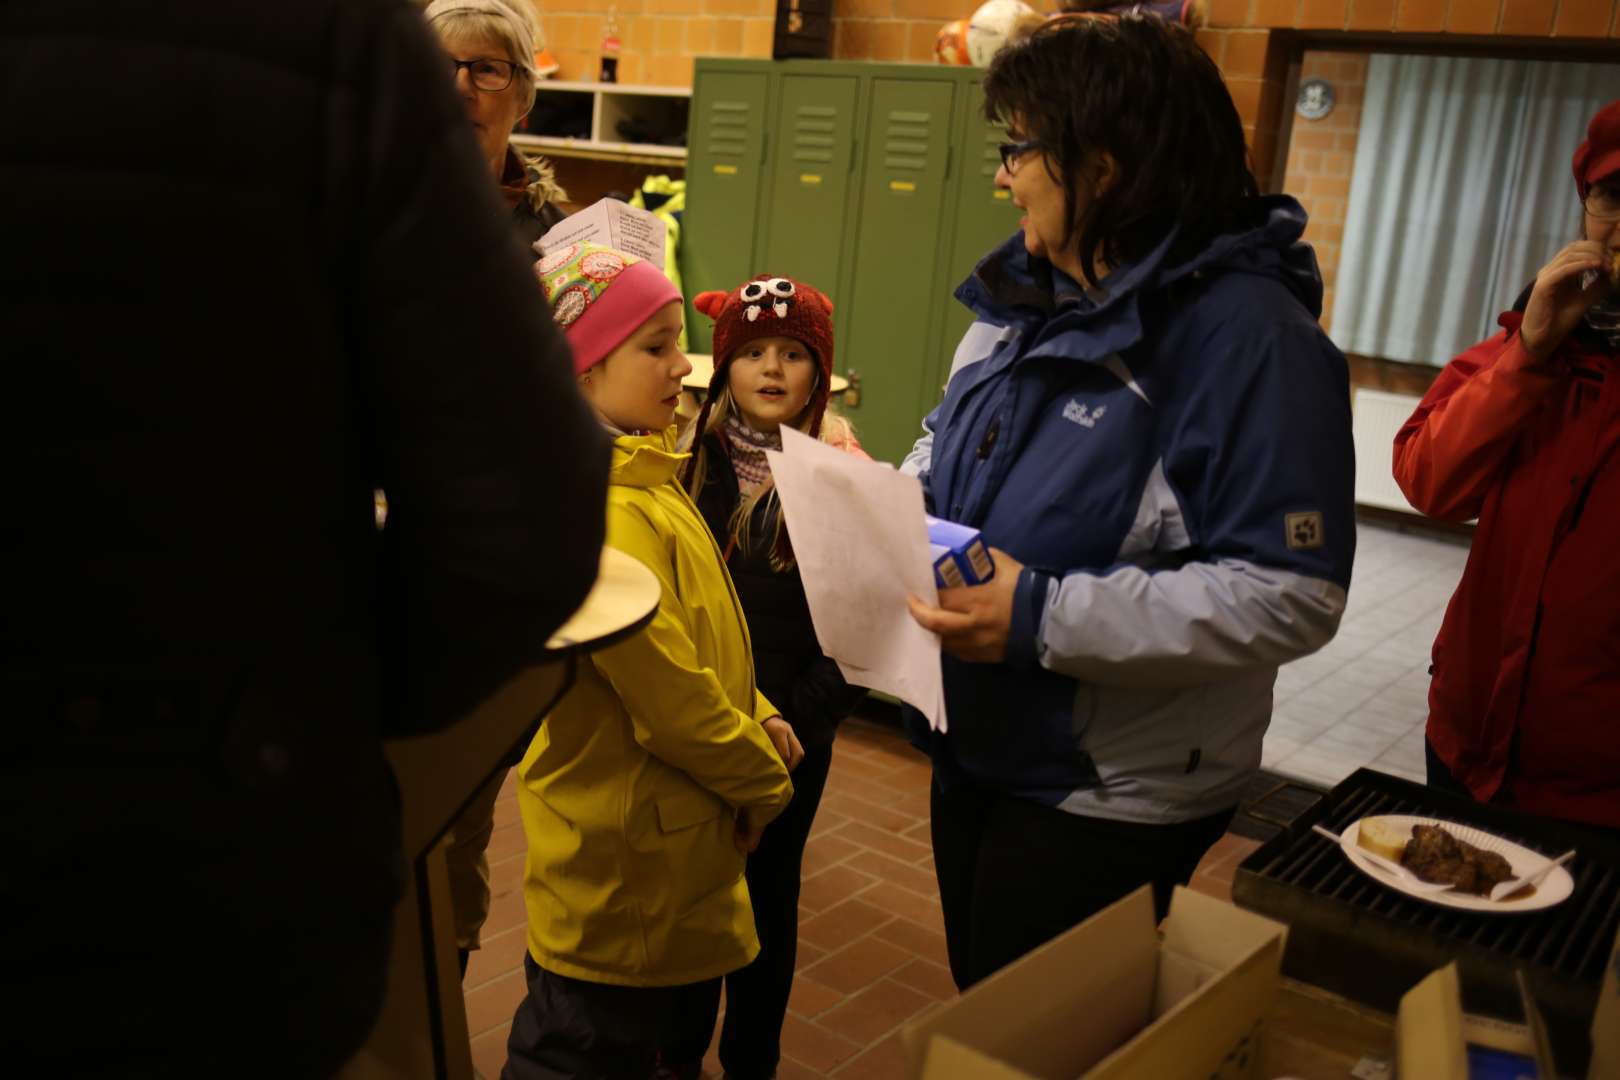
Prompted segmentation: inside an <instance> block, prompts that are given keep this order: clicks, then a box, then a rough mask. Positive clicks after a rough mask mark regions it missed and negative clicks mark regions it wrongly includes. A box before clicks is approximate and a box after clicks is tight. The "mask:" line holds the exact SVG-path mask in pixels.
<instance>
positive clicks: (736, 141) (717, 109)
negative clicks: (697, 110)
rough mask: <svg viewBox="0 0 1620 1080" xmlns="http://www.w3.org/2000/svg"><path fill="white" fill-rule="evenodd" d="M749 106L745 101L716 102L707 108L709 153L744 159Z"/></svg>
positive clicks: (746, 149)
mask: <svg viewBox="0 0 1620 1080" xmlns="http://www.w3.org/2000/svg"><path fill="white" fill-rule="evenodd" d="M751 111H752V108H751V106H750V105H749V104H748V102H746V101H716V102H715V103H714V104H713V105H710V106H709V153H711V154H715V155H717V156H722V157H735V158H740V157H745V156H746V155H747V153H748V126H749V113H750V112H751Z"/></svg>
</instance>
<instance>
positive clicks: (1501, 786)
mask: <svg viewBox="0 0 1620 1080" xmlns="http://www.w3.org/2000/svg"><path fill="white" fill-rule="evenodd" d="M1520 319H1521V316H1520V315H1519V314H1518V313H1517V312H1509V313H1508V314H1506V315H1503V316H1502V317H1501V319H1500V320H1499V322H1500V325H1502V326H1503V327H1505V328H1506V329H1505V331H1504V332H1503V333H1501V334H1498V335H1496V336H1495V337H1493V338H1490V339H1489V340H1487V341H1483V342H1481V343H1480V344H1478V345H1475V346H1474V347H1473V348H1471V349H1469V350H1468V351H1467V352H1465V353H1463V354H1462V355H1461V356H1459V357H1457V358H1456V359H1455V360H1453V361H1452V362H1451V363H1450V364H1448V365H1446V369H1445V371H1443V372H1442V373H1441V375H1440V378H1439V379H1438V380H1437V381H1436V382H1435V384H1434V386H1433V387H1432V388H1431V389H1430V390H1429V392H1428V394H1427V395H1425V396H1424V398H1423V402H1422V404H1420V405H1419V406H1418V408H1417V411H1416V412H1414V413H1413V414H1412V417H1411V419H1409V420H1408V421H1407V422H1406V424H1405V426H1404V427H1402V428H1401V430H1400V432H1399V434H1397V435H1396V436H1395V479H1396V482H1398V483H1399V484H1400V486H1401V490H1402V491H1404V492H1405V493H1406V497H1407V498H1408V499H1409V500H1411V503H1412V505H1413V506H1415V507H1417V508H1418V509H1419V510H1421V511H1423V512H1424V513H1425V514H1428V515H1429V516H1431V517H1435V518H1439V519H1441V520H1444V521H1467V520H1468V519H1470V518H1473V517H1478V518H1479V526H1478V529H1477V531H1476V532H1475V535H1474V544H1473V550H1472V551H1471V552H1470V553H1469V556H1468V566H1467V568H1466V569H1465V570H1464V571H1463V577H1462V582H1461V583H1460V584H1459V585H1458V586H1457V592H1456V594H1455V595H1454V596H1453V597H1452V598H1451V604H1450V606H1449V607H1448V608H1447V609H1446V618H1445V623H1444V624H1443V625H1442V626H1441V628H1440V636H1439V637H1438V638H1437V639H1436V640H1435V643H1434V668H1433V672H1434V678H1433V680H1432V682H1431V683H1430V687H1429V725H1428V737H1429V741H1430V742H1431V743H1432V744H1433V746H1434V748H1435V750H1436V751H1437V752H1438V753H1439V755H1440V757H1441V758H1442V759H1443V760H1444V761H1445V763H1446V765H1447V766H1448V767H1450V769H1451V771H1452V773H1453V775H1454V776H1456V778H1457V779H1458V780H1459V781H1461V782H1462V783H1464V784H1466V785H1467V786H1468V789H1469V790H1470V791H1471V792H1473V794H1474V796H1475V797H1476V798H1478V799H1481V800H1485V799H1491V798H1501V799H1503V800H1504V801H1507V802H1510V803H1512V804H1513V805H1515V806H1517V807H1519V808H1520V809H1523V810H1527V811H1529V812H1531V813H1536V814H1546V815H1549V816H1553V817H1561V818H1569V819H1573V820H1577V821H1585V822H1591V823H1594V824H1598V825H1605V826H1609V827H1611V828H1613V827H1620V455H1617V454H1616V447H1617V445H1620V356H1617V355H1616V354H1615V353H1614V351H1613V350H1612V349H1610V350H1607V351H1604V350H1602V349H1601V348H1600V347H1598V346H1595V345H1593V344H1592V343H1591V342H1590V339H1583V340H1582V341H1581V342H1577V341H1576V340H1575V339H1574V338H1571V339H1570V340H1569V341H1567V342H1566V343H1565V344H1564V346H1563V347H1562V348H1561V349H1560V350H1559V352H1558V353H1557V355H1556V356H1555V357H1554V358H1553V360H1552V361H1551V362H1550V363H1549V364H1547V365H1546V366H1545V367H1544V368H1542V369H1540V370H1537V369H1533V368H1531V367H1530V366H1529V365H1530V360H1529V356H1528V354H1526V353H1525V351H1524V348H1523V347H1522V346H1521V345H1520V344H1519V337H1518V327H1519V322H1520Z"/></svg>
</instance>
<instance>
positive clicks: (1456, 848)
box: [1401, 825, 1513, 896]
mask: <svg viewBox="0 0 1620 1080" xmlns="http://www.w3.org/2000/svg"><path fill="white" fill-rule="evenodd" d="M1401 865H1403V866H1405V867H1406V868H1407V869H1408V870H1410V871H1412V873H1414V874H1416V875H1417V876H1418V877H1420V878H1422V879H1423V880H1424V881H1434V882H1442V881H1444V882H1450V883H1451V885H1452V886H1453V887H1454V888H1456V890H1457V891H1458V892H1465V893H1473V894H1475V895H1476V896H1488V895H1490V891H1491V888H1492V887H1493V886H1495V885H1497V884H1498V883H1500V882H1503V881H1506V880H1508V879H1509V878H1511V877H1512V876H1513V867H1512V866H1510V865H1508V861H1507V860H1506V859H1504V858H1502V856H1500V855H1498V854H1497V853H1496V852H1494V851H1482V850H1480V849H1479V848H1477V847H1475V846H1474V845H1472V844H1468V843H1464V842H1463V841H1461V840H1458V839H1457V838H1456V837H1455V836H1452V835H1451V834H1450V833H1448V832H1446V830H1444V829H1442V828H1441V827H1440V826H1438V825H1414V826H1412V839H1410V840H1408V841H1407V842H1406V850H1405V851H1403V852H1401Z"/></svg>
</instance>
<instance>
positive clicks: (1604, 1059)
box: [1586, 934, 1620, 1080]
mask: <svg viewBox="0 0 1620 1080" xmlns="http://www.w3.org/2000/svg"><path fill="white" fill-rule="evenodd" d="M1586 1080H1620V934H1616V935H1615V939H1614V948H1613V949H1612V950H1611V951H1610V952H1609V966H1608V968H1607V969H1606V970H1605V971H1604V973H1603V989H1602V990H1600V991H1598V1004H1597V1011H1596V1012H1594V1013H1593V1014H1592V1063H1591V1065H1590V1066H1589V1067H1588V1068H1587V1072H1586Z"/></svg>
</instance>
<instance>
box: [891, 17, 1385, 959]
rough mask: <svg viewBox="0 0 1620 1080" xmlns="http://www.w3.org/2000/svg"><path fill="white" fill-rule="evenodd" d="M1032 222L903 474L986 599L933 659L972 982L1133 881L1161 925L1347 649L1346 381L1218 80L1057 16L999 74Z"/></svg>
mask: <svg viewBox="0 0 1620 1080" xmlns="http://www.w3.org/2000/svg"><path fill="white" fill-rule="evenodd" d="M984 89H985V96H986V103H987V110H988V112H989V113H990V114H991V115H992V116H993V117H996V118H999V119H1001V120H1004V121H1006V122H1007V124H1008V132H1009V136H1010V141H1009V143H1008V144H1007V146H1005V147H1004V148H1003V149H1002V166H1001V168H1000V170H999V171H998V172H997V174H996V184H997V186H999V187H1002V188H1004V189H1006V190H1007V191H1008V192H1009V193H1010V194H1011V199H1012V202H1013V204H1014V205H1015V206H1018V207H1020V208H1022V209H1023V211H1024V213H1025V215H1026V216H1025V218H1024V220H1023V222H1022V228H1021V229H1020V231H1019V233H1018V234H1016V235H1015V236H1013V237H1011V238H1010V239H1009V240H1008V241H1007V242H1006V243H1005V244H1004V245H1003V246H1002V247H1001V248H1000V249H998V250H996V251H994V252H991V253H990V254H989V255H988V256H987V257H986V258H985V259H984V260H983V261H982V262H981V263H980V264H979V266H978V267H977V269H975V270H974V272H973V275H972V276H971V277H970V278H969V279H968V280H967V281H966V282H964V283H963V284H962V286H961V287H960V288H959V289H958V290H957V292H956V296H957V298H958V299H959V300H960V301H962V303H964V304H966V305H967V306H968V307H969V308H970V309H972V311H973V312H974V314H975V315H976V316H977V322H976V323H975V324H974V325H973V326H972V327H971V328H970V329H969V330H968V332H967V335H966V337H964V339H963V340H962V343H961V345H960V346H959V347H958V349H957V353H956V360H955V362H954V364H953V373H952V376H951V379H950V383H949V385H948V387H947V389H946V392H945V400H944V402H943V403H942V404H941V405H940V406H939V408H938V409H937V410H935V412H934V413H933V415H932V416H930V417H929V419H928V421H927V427H928V428H929V430H930V431H931V432H932V436H931V439H928V438H925V439H924V441H923V442H922V443H919V445H918V447H917V449H916V450H915V451H914V453H913V454H912V455H911V457H910V458H909V459H908V461H907V468H908V469H910V470H911V471H914V472H918V473H919V474H920V476H921V478H922V481H923V490H924V492H925V494H926V496H927V500H928V503H929V507H930V509H931V511H932V512H933V513H934V514H936V515H939V516H941V517H945V518H949V519H951V520H954V521H959V522H963V523H965V524H968V525H972V526H974V527H976V528H978V529H979V530H980V531H981V532H982V534H983V535H984V538H985V540H986V541H987V542H988V543H990V544H991V545H993V547H994V549H995V550H994V559H995V563H996V568H995V577H994V578H993V579H992V580H991V581H990V582H989V583H988V584H985V585H978V586H971V587H967V588H956V589H945V590H943V591H942V592H941V593H940V604H939V606H938V607H929V606H926V605H923V604H920V603H917V604H915V605H914V608H913V614H914V616H915V617H916V618H917V620H918V621H919V622H920V623H922V624H923V625H924V626H926V627H927V628H929V629H931V630H934V631H935V632H937V633H938V634H939V635H940V637H941V644H942V647H943V650H944V653H945V657H944V675H945V697H946V704H947V707H948V710H949V714H950V728H949V731H948V732H944V733H934V734H932V736H931V737H930V749H931V752H932V756H933V759H934V777H935V783H934V786H933V806H932V827H933V841H934V869H935V872H936V875H937V877H938V879H939V892H940V899H941V901H942V903H943V906H944V909H945V910H944V913H945V936H946V945H947V950H948V953H949V956H950V963H951V973H952V975H953V976H954V977H955V979H956V982H957V985H958V986H961V987H966V986H968V985H970V984H972V983H974V982H976V981H978V980H979V979H982V978H983V977H985V976H986V975H988V974H990V973H991V972H993V971H995V970H996V969H997V968H999V967H1001V966H1002V965H1004V964H1006V963H1008V962H1009V961H1011V960H1013V959H1015V958H1016V957H1018V956H1019V955H1020V954H1022V953H1024V952H1027V951H1028V950H1030V949H1032V948H1034V947H1035V946H1037V945H1039V944H1041V943H1042V942H1043V941H1046V940H1047V939H1049V938H1051V937H1054V936H1056V935H1057V934H1059V933H1061V932H1062V931H1063V930H1065V929H1067V928H1068V927H1070V926H1073V925H1074V924H1075V923H1078V922H1079V921H1081V920H1082V919H1084V918H1086V916H1088V915H1090V914H1091V913H1093V912H1095V911H1097V910H1098V909H1099V908H1101V907H1103V906H1105V905H1107V904H1109V903H1111V902H1112V901H1114V900H1117V899H1119V898H1120V897H1122V896H1124V895H1126V894H1127V893H1130V892H1132V891H1134V890H1135V889H1137V888H1139V887H1141V886H1143V885H1151V886H1152V887H1153V891H1154V896H1155V900H1156V901H1157V904H1158V907H1159V911H1160V913H1161V914H1163V912H1164V910H1165V908H1166V907H1167V905H1168V902H1169V897H1170V891H1171V887H1172V886H1173V885H1174V884H1176V883H1177V882H1184V881H1186V880H1187V879H1188V877H1189V875H1191V873H1192V871H1193V869H1194V868H1195V867H1196V866H1197V864H1198V860H1199V859H1200V858H1201V857H1202V856H1203V854H1204V852H1205V851H1206V850H1207V849H1208V848H1209V847H1210V845H1211V844H1213V843H1214V842H1215V840H1216V839H1218V838H1219V837H1220V836H1221V834H1222V833H1224V832H1225V831H1226V827H1227V824H1228V822H1230V821H1231V819H1232V815H1233V811H1234V809H1235V808H1236V806H1237V803H1238V800H1239V798H1240V796H1241V794H1242V792H1243V790H1244V787H1245V785H1246V784H1247V783H1248V782H1249V780H1251V779H1252V778H1253V777H1254V776H1255V775H1256V773H1257V771H1258V770H1259V767H1260V744H1261V739H1262V737H1263V736H1264V734H1265V731H1266V726H1267V724H1268V723H1269V722H1270V719H1271V691H1272V686H1273V684H1274V683H1275V681H1276V677H1277V665H1279V664H1282V663H1286V662H1287V661H1289V660H1294V659H1297V658H1298V657H1300V656H1303V655H1305V654H1306V653H1309V652H1311V651H1312V650H1315V649H1318V648H1320V647H1321V646H1322V645H1324V644H1326V643H1327V641H1328V640H1329V639H1331V638H1332V637H1333V634H1334V633H1335V631H1336V630H1337V628H1338V623H1339V616H1340V614H1341V612H1342V611H1343V609H1344V602H1345V589H1346V587H1347V586H1348V585H1349V580H1350V560H1351V557H1352V554H1353V552H1354V549H1355V527H1356V526H1355V508H1354V496H1353V491H1352V488H1353V471H1354V469H1353V463H1352V449H1351V439H1350V403H1349V374H1348V371H1347V368H1346V365H1345V360H1344V357H1343V356H1341V355H1340V354H1339V351H1338V350H1337V349H1335V348H1334V347H1333V345H1332V344H1331V343H1330V342H1329V341H1328V340H1327V338H1326V337H1324V336H1323V334H1322V331H1321V328H1320V327H1319V326H1318V325H1317V321H1316V320H1317V316H1318V314H1319V313H1320V311H1321V303H1322V282H1321V278H1320V277H1319V276H1318V275H1317V272H1316V258H1315V256H1314V255H1313V254H1312V252H1311V249H1310V248H1309V247H1307V246H1306V245H1305V244H1303V243H1301V241H1300V236H1301V234H1302V232H1303V230H1304V227H1305V214H1304V211H1303V210H1302V209H1301V208H1300V206H1299V204H1298V203H1297V202H1295V201H1294V200H1293V199H1290V198H1286V197H1282V196H1273V197H1261V196H1260V195H1259V194H1258V190H1257V187H1256V184H1255V180H1254V177H1253V175H1252V174H1251V173H1250V171H1249V167H1248V164H1247V152H1246V150H1245V147H1244V143H1243V126H1242V122H1241V121H1240V120H1239V118H1238V112H1237V109H1236V107H1235V106H1234V105H1233V103H1232V99H1231V97H1230V96H1229V95H1228V93H1227V90H1226V87H1225V85H1224V84H1223V83H1222V81H1221V76H1220V72H1219V71H1218V70H1217V69H1216V67H1215V65H1214V63H1213V62H1212V61H1211V60H1210V59H1209V57H1208V56H1206V55H1204V53H1203V52H1202V50H1200V49H1199V48H1198V45H1197V44H1196V43H1195V41H1194V40H1193V35H1192V34H1191V33H1190V32H1189V31H1187V30H1185V29H1183V28H1181V27H1179V26H1173V25H1171V24H1169V23H1166V22H1165V21H1163V20H1161V19H1158V18H1154V17H1151V16H1127V17H1125V18H1121V19H1119V20H1117V21H1115V20H1101V19H1093V18H1085V17H1081V18H1074V17H1068V18H1063V17H1060V18H1058V19H1054V20H1052V21H1050V22H1048V23H1046V24H1044V25H1043V26H1042V27H1041V28H1040V29H1038V30H1036V31H1035V32H1034V34H1033V35H1032V36H1031V37H1030V38H1029V39H1028V40H1026V41H1024V42H1022V43H1020V44H1016V45H1012V46H1010V47H1008V48H1007V49H1006V50H1004V51H1003V52H1002V53H1000V54H999V55H998V56H997V57H996V59H995V61H994V62H993V63H992V64H991V67H990V70H989V72H988V73H987V74H986V76H985V82H984Z"/></svg>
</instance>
